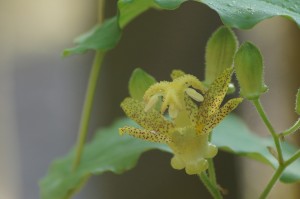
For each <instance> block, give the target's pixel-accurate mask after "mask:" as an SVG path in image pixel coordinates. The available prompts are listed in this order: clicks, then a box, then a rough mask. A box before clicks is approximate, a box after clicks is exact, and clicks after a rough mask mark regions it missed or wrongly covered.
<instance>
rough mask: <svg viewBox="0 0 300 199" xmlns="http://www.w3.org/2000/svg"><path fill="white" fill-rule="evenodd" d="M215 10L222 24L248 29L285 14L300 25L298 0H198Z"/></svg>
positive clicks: (299, 3) (299, 2) (299, 4)
mask: <svg viewBox="0 0 300 199" xmlns="http://www.w3.org/2000/svg"><path fill="white" fill-rule="evenodd" d="M198 1H201V2H202V3H204V4H206V5H208V6H209V7H210V8H212V9H213V10H215V11H216V12H217V13H218V14H219V15H220V17H221V19H222V21H223V23H224V24H226V25H227V26H230V27H235V28H239V29H249V28H252V27H253V26H254V25H255V24H257V23H259V22H261V21H263V20H264V19H268V18H271V17H274V16H285V17H287V18H289V19H292V20H294V21H295V22H296V23H297V24H298V26H299V25H300V1H296V0H291V1H288V0H286V1H283V0H198Z"/></svg>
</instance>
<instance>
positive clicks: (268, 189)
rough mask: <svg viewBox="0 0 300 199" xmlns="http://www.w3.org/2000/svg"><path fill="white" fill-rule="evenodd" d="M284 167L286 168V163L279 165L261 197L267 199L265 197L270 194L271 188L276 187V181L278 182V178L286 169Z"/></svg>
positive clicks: (260, 198)
mask: <svg viewBox="0 0 300 199" xmlns="http://www.w3.org/2000/svg"><path fill="white" fill-rule="evenodd" d="M284 169H285V166H284V165H279V167H278V168H277V170H276V171H275V173H274V175H273V177H272V178H271V180H270V181H269V183H268V185H267V186H266V188H265V189H264V191H263V192H262V194H261V195H260V197H259V199H265V198H267V196H268V195H269V193H270V191H271V189H272V188H273V187H274V185H275V183H276V182H277V180H278V179H279V177H280V176H281V174H282V172H283V171H284Z"/></svg>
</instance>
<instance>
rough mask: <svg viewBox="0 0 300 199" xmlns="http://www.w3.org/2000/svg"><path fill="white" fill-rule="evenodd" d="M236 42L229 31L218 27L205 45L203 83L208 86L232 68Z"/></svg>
mask: <svg viewBox="0 0 300 199" xmlns="http://www.w3.org/2000/svg"><path fill="white" fill-rule="evenodd" d="M237 46H238V41H237V39H236V36H235V35H234V33H233V32H232V30H231V29H229V28H227V27H224V26H223V27H220V28H219V29H218V30H217V31H215V32H214V33H213V35H212V36H211V38H210V39H209V40H208V42H207V45H206V52H205V60H206V70H205V83H206V84H207V85H210V84H211V83H212V82H213V81H214V80H215V79H216V78H217V77H218V76H219V75H220V74H221V73H222V72H223V71H224V70H225V69H226V68H228V67H232V63H233V58H234V54H235V52H236V50H237Z"/></svg>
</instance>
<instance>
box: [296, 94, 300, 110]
mask: <svg viewBox="0 0 300 199" xmlns="http://www.w3.org/2000/svg"><path fill="white" fill-rule="evenodd" d="M296 113H297V114H298V115H300V89H298V92H297V96H296Z"/></svg>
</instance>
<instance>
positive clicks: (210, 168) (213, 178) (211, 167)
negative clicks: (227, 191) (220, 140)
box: [207, 158, 217, 187]
mask: <svg viewBox="0 0 300 199" xmlns="http://www.w3.org/2000/svg"><path fill="white" fill-rule="evenodd" d="M207 161H208V175H209V179H210V181H211V182H212V183H213V184H214V186H215V187H217V177H216V171H215V165H214V161H213V159H212V158H209V159H208V160H207Z"/></svg>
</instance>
